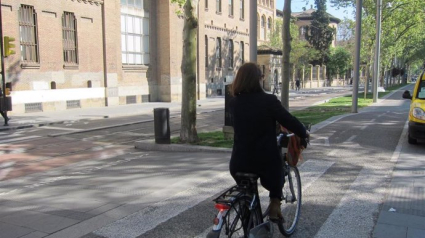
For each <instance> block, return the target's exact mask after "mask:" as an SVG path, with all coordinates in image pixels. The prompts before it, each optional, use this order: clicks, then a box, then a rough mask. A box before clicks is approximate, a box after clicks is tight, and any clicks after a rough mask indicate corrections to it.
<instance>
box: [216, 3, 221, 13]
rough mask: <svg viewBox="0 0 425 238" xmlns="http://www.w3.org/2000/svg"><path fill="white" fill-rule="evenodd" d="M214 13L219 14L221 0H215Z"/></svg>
mask: <svg viewBox="0 0 425 238" xmlns="http://www.w3.org/2000/svg"><path fill="white" fill-rule="evenodd" d="M215 12H217V13H221V0H216V6H215Z"/></svg>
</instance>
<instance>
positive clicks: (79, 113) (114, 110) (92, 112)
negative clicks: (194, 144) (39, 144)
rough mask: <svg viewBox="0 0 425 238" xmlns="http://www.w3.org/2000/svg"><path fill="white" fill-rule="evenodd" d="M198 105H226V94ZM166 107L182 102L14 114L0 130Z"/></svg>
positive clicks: (174, 108) (174, 107)
mask: <svg viewBox="0 0 425 238" xmlns="http://www.w3.org/2000/svg"><path fill="white" fill-rule="evenodd" d="M197 105H198V108H203V107H208V106H219V105H222V106H223V107H224V96H222V97H211V98H207V99H202V100H198V101H197ZM164 107H165V108H169V109H170V114H171V113H173V112H179V111H180V109H181V104H180V103H177V102H150V103H140V104H129V105H119V106H111V107H95V108H81V109H70V110H66V111H53V112H35V113H23V114H13V115H10V116H9V117H10V118H11V120H10V121H9V126H4V125H3V118H0V119H1V120H2V121H1V123H0V131H4V130H13V129H22V128H29V127H38V126H44V125H51V124H62V123H66V122H70V121H79V120H93V119H102V118H114V117H122V116H135V115H142V114H150V115H152V116H153V109H154V108H164Z"/></svg>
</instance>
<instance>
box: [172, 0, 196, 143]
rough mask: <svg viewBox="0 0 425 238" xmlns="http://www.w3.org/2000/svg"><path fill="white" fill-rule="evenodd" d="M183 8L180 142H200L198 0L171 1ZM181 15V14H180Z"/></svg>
mask: <svg viewBox="0 0 425 238" xmlns="http://www.w3.org/2000/svg"><path fill="white" fill-rule="evenodd" d="M171 2H172V3H177V4H179V6H180V7H183V14H182V16H183V18H184V27H183V57H182V65H181V71H182V107H181V129H180V140H181V141H182V142H189V143H193V142H196V141H198V134H197V131H196V53H197V52H196V50H197V49H196V44H197V28H198V19H197V17H196V15H197V14H196V13H197V8H198V0H171ZM180 14H181V13H180Z"/></svg>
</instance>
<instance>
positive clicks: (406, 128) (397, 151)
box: [391, 120, 409, 162]
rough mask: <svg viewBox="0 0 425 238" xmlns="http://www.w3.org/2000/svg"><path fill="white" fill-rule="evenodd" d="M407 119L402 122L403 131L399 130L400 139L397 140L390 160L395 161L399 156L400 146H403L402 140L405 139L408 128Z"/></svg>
mask: <svg viewBox="0 0 425 238" xmlns="http://www.w3.org/2000/svg"><path fill="white" fill-rule="evenodd" d="M408 125H409V121H408V120H407V121H406V123H404V128H403V131H402V132H401V136H400V139H399V140H398V144H397V146H396V147H395V150H394V153H393V155H392V156H391V162H397V160H398V158H399V157H400V152H401V148H402V147H403V146H402V145H403V141H404V140H405V139H406V134H407V131H408V128H409V126H408Z"/></svg>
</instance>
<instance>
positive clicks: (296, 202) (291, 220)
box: [277, 165, 302, 236]
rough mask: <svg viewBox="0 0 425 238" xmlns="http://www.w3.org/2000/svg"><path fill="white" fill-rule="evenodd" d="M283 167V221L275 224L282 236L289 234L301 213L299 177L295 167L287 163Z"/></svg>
mask: <svg viewBox="0 0 425 238" xmlns="http://www.w3.org/2000/svg"><path fill="white" fill-rule="evenodd" d="M284 169H285V185H284V186H283V200H282V214H283V217H284V221H283V222H280V223H278V224H277V225H278V227H279V230H280V232H281V233H282V234H283V235H284V236H290V235H292V234H293V233H294V231H295V228H296V226H297V223H298V220H299V218H300V213H301V197H302V196H301V195H302V194H301V193H302V191H301V177H300V172H299V170H298V168H297V167H292V166H289V165H287V166H286V168H284Z"/></svg>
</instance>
